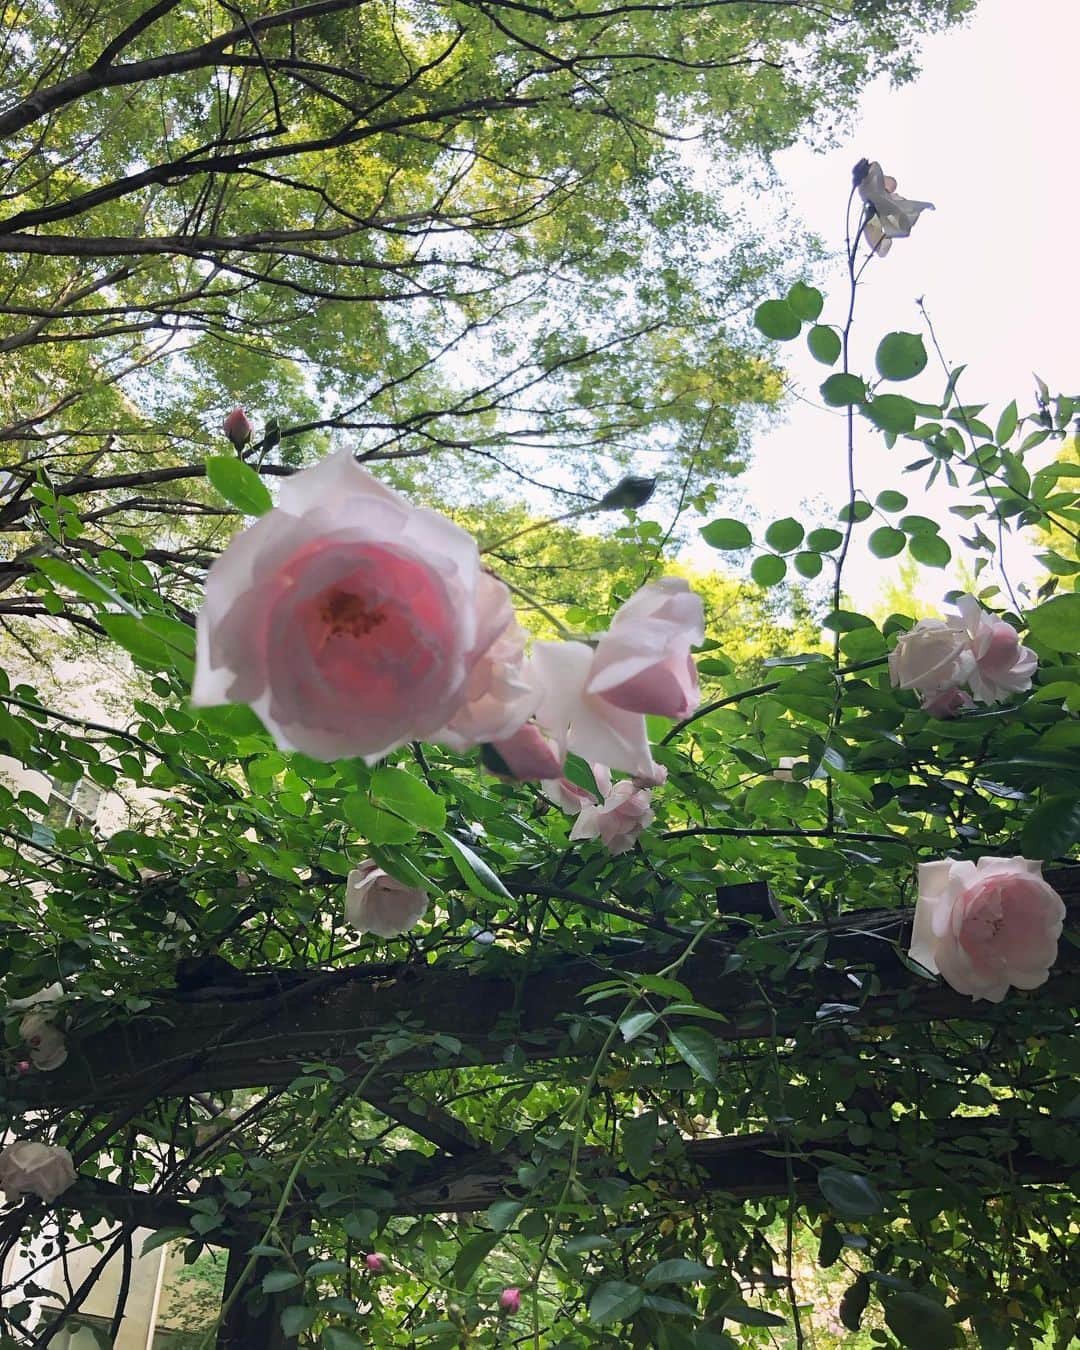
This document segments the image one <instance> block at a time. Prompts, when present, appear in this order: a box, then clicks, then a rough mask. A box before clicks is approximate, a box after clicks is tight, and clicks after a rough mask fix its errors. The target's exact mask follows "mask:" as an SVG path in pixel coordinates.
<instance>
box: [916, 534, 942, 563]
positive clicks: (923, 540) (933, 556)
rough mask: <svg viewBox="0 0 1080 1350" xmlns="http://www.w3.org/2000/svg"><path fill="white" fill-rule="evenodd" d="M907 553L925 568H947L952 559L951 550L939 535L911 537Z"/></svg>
mask: <svg viewBox="0 0 1080 1350" xmlns="http://www.w3.org/2000/svg"><path fill="white" fill-rule="evenodd" d="M908 552H909V553H910V554H911V556H912V557H913V558H914V559H915V561H916V562H921V563H922V564H923V565H924V566H925V567H947V566H948V565H949V562H950V560H951V559H952V549H951V548H950V547H949V545H948V544H947V543H946V542H945V540H944V539H942V537H941V535H939V534H916V535H912V537H911V539H910V540H909V542H908Z"/></svg>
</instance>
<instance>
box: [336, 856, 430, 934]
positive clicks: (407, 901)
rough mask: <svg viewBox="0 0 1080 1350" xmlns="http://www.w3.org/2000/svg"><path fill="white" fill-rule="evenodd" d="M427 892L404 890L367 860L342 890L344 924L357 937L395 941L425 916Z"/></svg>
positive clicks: (400, 884)
mask: <svg viewBox="0 0 1080 1350" xmlns="http://www.w3.org/2000/svg"><path fill="white" fill-rule="evenodd" d="M427 907H428V898H427V892H426V891H421V890H419V889H418V888H416V887H414V886H406V885H405V884H404V882H401V881H398V880H396V879H395V878H394V877H392V876H390V875H389V873H387V872H384V871H383V870H382V868H381V867H378V866H376V864H375V863H373V862H371V861H370V860H368V861H367V862H362V863H361V864H360V866H359V867H355V868H353V870H352V871H351V872H350V873H349V878H348V881H347V883H346V889H345V922H346V923H347V924H349V925H351V927H353V928H355V929H356V930H357V932H359V933H374V934H375V935H376V937H385V938H390V937H397V936H398V934H399V933H404V932H405V931H406V930H407V929H409V928H412V927H413V925H414V924H417V923H419V922H420V920H421V919H422V918H423V917H424V915H425V914H426V913H427Z"/></svg>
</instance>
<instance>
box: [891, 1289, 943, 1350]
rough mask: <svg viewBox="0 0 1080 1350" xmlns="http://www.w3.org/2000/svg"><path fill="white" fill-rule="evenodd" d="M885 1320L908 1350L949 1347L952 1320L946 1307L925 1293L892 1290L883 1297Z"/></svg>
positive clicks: (936, 1349)
mask: <svg viewBox="0 0 1080 1350" xmlns="http://www.w3.org/2000/svg"><path fill="white" fill-rule="evenodd" d="M885 1323H886V1325H887V1326H888V1328H889V1330H890V1331H891V1332H892V1334H893V1335H894V1336H895V1337H896V1339H897V1340H898V1341H899V1342H900V1344H901V1345H903V1346H905V1347H910V1350H952V1347H953V1346H955V1345H956V1323H955V1322H954V1321H953V1320H952V1317H951V1316H950V1315H949V1310H948V1308H945V1307H942V1305H941V1304H940V1303H939V1302H938V1301H937V1299H935V1298H928V1297H927V1296H926V1295H925V1294H915V1293H901V1294H893V1295H892V1296H891V1297H890V1298H888V1299H886V1300H885Z"/></svg>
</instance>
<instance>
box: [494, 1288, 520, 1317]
mask: <svg viewBox="0 0 1080 1350" xmlns="http://www.w3.org/2000/svg"><path fill="white" fill-rule="evenodd" d="M499 1307H500V1308H501V1309H502V1310H503V1312H505V1313H516V1312H520V1311H521V1290H520V1289H514V1288H510V1289H504V1290H503V1291H502V1293H501V1294H500V1295H499Z"/></svg>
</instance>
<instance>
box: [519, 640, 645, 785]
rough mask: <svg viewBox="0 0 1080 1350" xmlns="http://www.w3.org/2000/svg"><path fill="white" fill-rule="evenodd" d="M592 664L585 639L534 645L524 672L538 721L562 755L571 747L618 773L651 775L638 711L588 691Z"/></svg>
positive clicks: (553, 775)
mask: <svg viewBox="0 0 1080 1350" xmlns="http://www.w3.org/2000/svg"><path fill="white" fill-rule="evenodd" d="M592 663H593V651H592V648H591V647H589V646H588V645H587V644H586V643H584V642H534V643H533V648H532V651H531V653H530V655H529V663H528V667H527V671H528V675H529V678H530V680H531V682H532V685H533V688H534V689H536V690H538V691H539V694H540V703H539V706H538V707H537V709H536V714H535V716H536V721H537V723H538V724H539V726H540V727H541V728H542V729H543V730H544V731H545V732H546V733H547V734H548V735H549V736H550V737H551V739H552V740H553V741H554V742H555V744H556V746H557V747H558V748H559V749H560V750H561V751H563V752H564V753H565V751H566V750H567V749H569V750H573V751H574V752H575V753H576V754H578V755H580V756H581V757H582V759H587V760H592V761H594V762H596V763H599V764H610V765H611V767H612V768H613V769H619V770H621V771H622V772H623V773H632V774H642V775H646V776H647V775H649V774H651V773H652V772H654V770H655V765H654V764H653V758H652V754H651V753H650V750H649V737H648V733H647V732H646V729H645V718H644V716H643V714H641V713H633V712H627V711H625V709H623V708H617V707H616V706H615V705H614V704H613V703H611V702H610V701H609V700H608V699H606V698H604V697H603V695H601V694H591V693H589V692H588V691H587V689H586V685H587V683H588V680H589V677H590V674H591V671H592ZM560 772H561V771H560ZM542 776H543V777H544V778H556V777H558V776H559V774H557V773H546V774H544V775H542Z"/></svg>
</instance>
